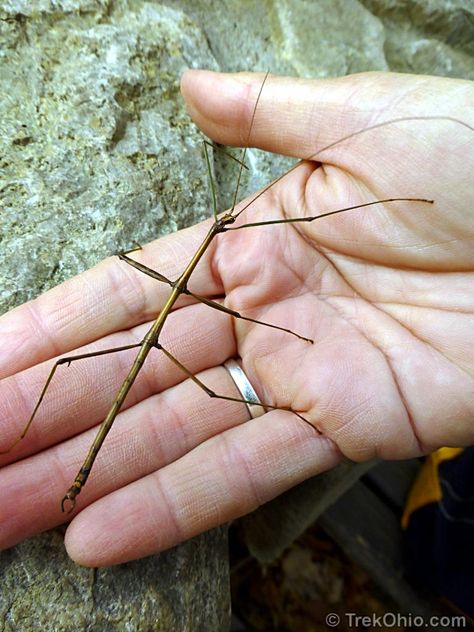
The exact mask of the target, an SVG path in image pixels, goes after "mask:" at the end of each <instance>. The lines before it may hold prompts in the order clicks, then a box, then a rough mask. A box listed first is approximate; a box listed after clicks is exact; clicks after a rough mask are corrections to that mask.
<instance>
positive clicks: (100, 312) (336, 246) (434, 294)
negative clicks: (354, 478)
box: [0, 72, 474, 566]
mask: <svg viewBox="0 0 474 632" xmlns="http://www.w3.org/2000/svg"><path fill="white" fill-rule="evenodd" d="M261 81H262V78H261V77H259V76H256V75H237V76H222V75H218V74H214V73H207V72H192V73H188V74H187V75H186V76H185V79H184V83H183V92H184V94H185V97H186V99H187V102H188V105H189V107H190V112H191V114H192V116H193V118H195V120H196V121H197V122H198V124H199V125H200V127H201V128H202V129H203V130H204V131H205V132H206V133H207V134H208V135H209V136H210V137H212V138H214V139H215V140H218V141H220V142H225V143H227V144H235V145H239V144H243V143H244V142H245V141H246V134H245V133H243V132H242V131H241V130H247V131H248V129H249V122H250V118H251V115H252V109H253V105H254V103H255V100H256V96H257V93H258V89H259V87H260V84H261ZM473 101H474V89H473V87H472V84H470V83H468V82H461V81H453V80H443V79H434V78H429V77H409V76H402V75H400V76H398V75H383V74H376V73H373V74H367V75H359V76H353V77H347V78H344V79H339V80H328V81H320V82H311V81H301V80H298V81H297V80H294V79H277V78H271V79H269V80H268V82H267V84H266V86H265V89H264V91H263V93H262V97H261V100H260V101H259V105H258V109H257V114H256V118H255V121H254V125H253V127H252V134H251V143H252V145H255V146H258V147H261V148H264V149H268V150H271V151H276V152H280V153H285V154H288V155H293V156H295V157H298V158H307V157H310V156H312V155H313V154H314V153H315V152H316V151H318V148H321V147H325V146H327V145H330V144H331V143H333V142H334V141H337V140H338V139H340V138H342V137H345V136H349V135H351V134H354V132H358V131H359V130H362V129H364V128H367V127H370V126H374V125H378V124H379V123H381V122H383V121H390V120H393V119H398V118H401V117H416V116H434V115H436V116H444V117H451V118H455V119H459V120H460V121H462V122H464V123H468V124H470V125H474V122H473V121H467V120H466V112H468V108H467V107H466V105H469V103H470V104H471V105H472V103H473ZM471 111H472V108H471ZM473 138H474V131H473V129H472V128H469V127H466V126H464V125H462V124H461V123H456V122H454V121H452V120H446V119H443V120H433V119H431V120H427V119H425V120H414V119H411V120H406V121H404V122H394V123H391V124H389V125H385V126H382V127H375V128H374V129H372V130H371V131H368V132H366V133H364V134H359V135H356V136H352V137H351V138H349V139H347V140H346V141H343V142H340V143H337V144H335V145H333V146H332V147H331V148H329V149H327V150H325V151H322V152H321V153H318V155H317V156H316V157H315V158H316V159H317V161H318V162H314V161H305V162H302V163H301V164H300V165H299V166H298V167H297V168H296V169H294V170H293V171H292V172H291V173H290V174H288V175H287V176H286V177H284V178H283V179H281V180H280V181H279V182H278V183H276V184H275V185H274V186H272V187H271V188H270V189H269V190H268V191H266V192H265V193H264V194H263V195H261V196H260V197H259V198H258V199H256V200H255V202H253V203H252V204H251V205H250V206H249V207H248V208H247V209H246V210H245V211H244V212H243V213H242V215H240V217H239V219H238V221H237V222H236V226H237V227H238V226H239V225H241V224H243V223H255V222H263V221H265V220H270V219H283V218H289V217H303V216H318V215H321V214H322V213H325V212H328V211H331V210H335V209H337V208H340V207H348V206H355V205H358V204H364V203H367V202H371V201H373V200H377V199H384V198H395V197H416V198H429V199H431V200H434V203H433V204H429V203H426V202H425V203H424V202H391V203H386V204H385V205H375V206H371V207H366V208H362V209H358V210H353V211H348V212H346V213H342V214H339V215H335V216H332V217H327V218H322V219H318V220H315V221H313V222H311V223H295V224H286V225H281V224H280V225H271V226H258V227H253V228H242V229H241V230H235V231H232V232H231V231H229V232H227V233H226V234H224V235H221V236H219V237H218V238H217V240H216V241H215V242H214V243H213V245H212V247H211V248H210V249H209V251H208V252H207V253H206V255H205V258H204V260H203V262H202V265H200V267H199V268H198V269H197V271H196V273H195V275H194V276H193V277H192V281H191V282H190V284H189V286H190V289H192V290H193V291H194V292H196V293H198V294H203V295H206V296H208V297H219V296H222V297H223V296H225V297H226V299H225V304H226V305H227V306H228V307H231V308H233V309H237V310H239V311H240V312H241V313H243V314H245V315H248V316H251V317H252V318H257V319H259V320H263V321H265V322H269V323H273V324H276V325H279V326H282V327H286V328H289V329H291V330H292V331H295V332H297V333H299V334H301V335H303V336H307V337H309V338H312V339H313V340H314V344H310V343H307V342H304V341H302V340H300V339H298V338H296V337H294V336H291V335H290V334H286V333H283V332H279V331H276V330H274V329H269V328H266V327H263V326H261V325H254V324H250V323H248V322H246V321H240V320H238V321H236V320H233V319H232V318H231V317H230V316H228V315H226V314H223V313H221V312H217V311H215V310H211V309H210V308H209V307H207V306H205V305H200V304H192V303H191V302H190V301H189V300H188V301H184V302H183V303H182V304H181V307H180V308H179V309H177V310H176V311H174V312H173V314H172V315H171V317H170V319H169V321H168V322H167V323H166V326H165V329H164V331H163V336H162V337H161V338H160V342H162V343H163V345H164V346H165V347H167V348H169V349H170V351H172V352H173V354H174V355H176V356H177V357H178V358H179V359H180V360H181V361H182V362H183V364H185V365H186V366H188V367H189V368H190V369H191V370H192V371H193V372H195V373H196V374H197V375H198V377H199V378H200V379H201V380H202V381H203V382H205V383H206V384H207V385H209V386H210V387H211V388H212V389H213V390H215V391H216V392H217V393H227V394H231V395H234V396H238V394H237V393H236V392H235V389H234V387H233V384H232V381H231V380H230V377H229V376H228V374H227V372H226V371H225V370H224V369H223V368H222V366H221V364H222V363H223V362H224V361H225V360H226V359H227V358H229V357H231V356H233V355H238V356H240V357H241V358H242V364H243V367H244V370H245V372H246V373H247V375H248V377H249V379H250V381H251V382H252V384H253V385H254V387H255V389H256V390H257V392H258V394H259V396H260V398H261V400H262V401H264V402H268V403H270V404H272V405H274V406H281V407H284V406H291V408H292V409H293V410H295V411H298V412H299V413H302V414H303V415H304V417H305V418H306V419H308V420H309V421H310V422H311V424H313V425H314V426H315V427H316V428H317V429H318V430H319V433H317V432H315V431H314V430H312V428H310V427H309V426H308V425H307V424H305V423H303V422H302V421H301V420H299V419H298V417H296V415H294V414H292V413H291V412H284V411H280V410H274V411H271V412H268V413H266V414H265V415H263V416H262V417H259V418H257V419H253V420H250V421H248V413H247V411H246V409H245V406H243V405H241V404H238V403H235V402H229V401H223V400H219V399H209V397H208V396H207V395H206V394H205V393H204V392H203V391H201V390H199V389H198V387H197V386H196V385H195V384H193V383H192V382H191V380H187V379H184V378H185V376H183V374H182V373H181V372H180V371H179V370H178V369H177V368H176V367H174V366H173V365H171V364H170V363H169V361H168V360H166V358H165V357H164V356H163V355H162V354H160V353H159V352H158V351H157V352H156V353H154V354H152V355H151V356H150V357H149V359H148V361H147V364H146V366H145V368H144V370H143V372H142V374H141V375H140V376H139V378H138V380H137V383H136V385H135V387H134V390H133V392H132V394H131V396H130V397H129V398H128V399H127V401H126V405H125V407H124V411H123V412H122V413H121V414H120V415H119V417H118V418H117V421H116V425H115V426H114V428H113V430H112V431H111V434H110V436H109V437H108V439H107V441H106V443H105V445H104V448H103V451H102V452H101V453H100V455H99V457H98V460H97V465H96V466H95V468H94V471H93V474H92V476H91V479H90V482H89V483H88V485H87V486H86V488H85V489H84V491H83V492H82V494H81V497H80V502H79V503H78V505H79V507H78V509H77V510H76V513H77V512H78V511H79V509H80V508H81V507H85V509H84V510H83V511H82V512H80V513H79V514H78V515H77V517H74V519H73V521H72V523H71V525H70V526H69V528H68V532H67V536H66V544H67V547H68V551H69V553H70V554H71V556H72V557H73V558H74V559H76V560H77V561H79V562H80V563H83V564H91V565H95V566H99V565H106V564H112V563H117V562H121V561H125V560H129V559H134V558H138V557H140V556H143V555H147V554H150V553H153V552H156V551H158V550H160V549H163V548H166V547H169V546H171V545H173V544H175V543H177V542H178V541H180V540H182V539H185V538H187V537H190V536H192V535H193V534H195V533H198V532H199V531H202V530H204V529H206V528H209V527H211V526H213V525H215V524H218V523H220V522H224V521H226V520H229V519H230V518H233V517H235V516H238V515H241V514H243V513H246V512H247V511H250V510H251V509H253V508H254V507H256V506H257V505H258V504H260V503H262V502H265V501H266V500H268V499H270V498H271V497H273V496H275V495H276V494H278V493H280V492H282V491H283V490H285V489H287V488H288V487H290V486H292V485H294V484H296V483H297V482H299V481H301V480H304V479H305V478H307V477H309V476H311V475H314V474H316V473H318V472H321V471H324V470H325V469H328V468H330V467H332V466H334V465H335V464H336V463H337V462H338V461H339V459H340V458H341V455H345V456H347V457H349V458H351V459H354V460H360V459H367V458H371V457H372V456H380V457H383V458H404V457H410V456H414V455H418V454H421V453H423V452H426V451H430V450H432V449H434V448H436V447H439V446H440V445H467V444H469V443H472V441H473V439H474V429H473V427H472V415H473V412H474V387H473V372H474V354H473V351H472V349H473V348H474V333H473V332H474V326H473V325H474V322H473V313H474V296H473V295H474V293H473V291H472V288H473V286H474V280H473V277H474V272H473V270H474V265H473V264H474V249H473V247H472V246H473V244H472V240H473V234H474V230H473V223H474V222H473V214H472V208H471V206H472V200H471V199H470V191H469V181H470V178H471V177H472V165H473V161H474V158H473V150H472V147H473V143H472V141H473ZM244 206H245V203H243V204H242V205H241V207H240V208H243V207H244ZM208 227H209V223H205V224H202V225H199V226H197V227H194V228H192V229H187V230H185V231H181V232H180V233H177V234H175V235H171V236H168V237H166V238H164V239H161V240H159V241H157V242H154V243H153V244H150V245H148V246H146V247H145V248H144V250H143V251H141V252H139V253H136V255H134V256H135V258H136V259H137V260H139V261H141V262H142V263H144V264H145V265H148V266H150V267H152V268H154V269H156V270H159V271H160V272H162V273H163V274H165V275H166V276H168V277H171V278H175V277H176V276H178V274H179V272H181V268H182V267H184V264H185V263H187V260H188V259H189V253H190V252H193V251H194V250H195V249H196V247H197V246H198V245H199V243H200V241H201V240H202V238H203V236H204V234H205V232H206V230H207V229H208ZM171 254H172V256H171ZM117 288H119V290H118V291H117ZM167 292H168V289H167V288H166V286H162V285H160V284H158V283H157V282H156V281H154V280H153V279H151V278H149V277H145V276H142V275H139V274H138V273H135V272H134V271H133V270H131V268H129V267H128V266H127V265H126V264H125V263H117V261H116V260H112V259H110V260H107V261H105V262H103V263H102V264H100V265H99V266H97V267H96V268H94V269H93V270H90V271H89V272H87V273H85V274H83V275H81V276H80V277H77V278H76V279H73V280H71V281H68V282H67V283H65V284H63V285H62V286H60V287H58V288H55V289H54V290H52V291H50V292H48V293H47V294H45V295H44V296H43V297H40V298H39V299H37V300H36V301H33V302H31V303H29V304H27V305H24V306H22V307H20V308H17V309H16V310H14V311H13V312H11V313H10V314H7V315H6V316H4V317H3V318H2V320H1V321H0V335H2V336H3V335H5V336H6V335H7V334H8V339H9V340H12V341H13V342H12V345H13V344H14V345H15V355H14V359H13V361H12V355H10V354H9V349H8V345H7V348H5V347H4V353H5V356H2V361H1V362H0V374H1V375H2V377H4V379H2V382H1V385H0V388H1V391H0V424H1V436H2V442H4V445H5V446H7V445H8V444H9V442H10V443H11V441H13V439H14V438H15V436H16V435H17V434H18V431H19V429H21V423H22V421H23V420H24V419H25V418H28V415H29V414H30V412H31V409H32V407H33V406H34V403H35V399H36V397H37V394H38V391H39V390H40V389H41V386H42V382H43V381H44V379H45V378H46V375H47V373H48V370H49V368H50V366H51V359H52V358H54V357H56V356H58V355H64V354H67V355H73V354H74V353H77V352H78V349H81V351H80V352H83V350H84V348H85V349H86V350H87V351H89V350H95V349H99V348H100V349H102V348H106V347H114V346H119V345H126V344H131V343H134V342H137V341H139V340H140V339H141V338H142V337H143V335H144V333H145V332H146V330H147V327H148V326H149V321H150V320H152V319H153V316H154V315H155V314H156V313H157V311H159V309H160V308H161V307H162V305H163V303H164V301H165V299H166V296H167ZM104 293H107V295H108V296H109V297H110V300H108V301H105V302H102V301H100V300H99V299H100V297H101V296H103V295H104ZM133 355H134V353H133V352H122V353H118V354H114V355H111V356H107V357H106V358H100V357H99V358H94V359H92V360H87V361H84V362H87V368H85V367H84V366H81V365H82V361H81V362H76V363H74V364H73V365H72V366H71V367H70V368H69V369H67V371H68V380H67V383H64V381H61V380H57V381H55V382H53V383H52V385H51V388H50V391H49V392H48V399H47V400H45V402H44V404H43V407H42V409H41V411H40V413H39V414H40V415H41V419H38V421H37V423H36V422H35V424H33V426H32V428H31V430H30V432H29V433H28V435H27V436H26V438H25V439H24V440H23V441H22V442H21V443H20V444H19V445H18V446H17V447H16V448H15V451H14V452H12V453H9V454H8V455H4V456H3V457H2V459H3V462H4V463H5V464H6V465H5V467H4V468H3V469H2V470H0V485H1V488H2V497H3V498H2V505H3V509H4V512H2V513H3V515H2V523H1V525H0V543H1V545H2V546H3V547H6V546H9V545H11V544H13V543H14V542H17V541H19V540H21V539H23V538H24V537H27V536H28V535H31V534H33V533H36V532H38V531H40V530H43V529H46V528H49V527H52V526H54V525H56V524H58V523H60V522H61V521H62V520H63V519H64V516H62V514H60V512H59V509H58V506H59V502H58V501H59V499H60V498H61V496H62V495H63V494H64V491H65V489H67V487H69V485H70V483H71V482H72V479H73V478H74V476H75V474H76V472H77V469H78V467H79V465H80V463H81V461H82V459H83V457H84V455H85V453H86V452H87V449H88V447H89V445H90V443H91V441H92V439H93V436H94V433H95V430H96V426H97V424H99V423H100V421H101V420H102V418H103V416H104V415H105V413H106V412H107V410H108V408H109V406H110V403H111V401H112V400H113V398H114V395H115V391H116V388H117V384H119V382H120V377H121V376H123V375H124V374H125V373H126V370H127V368H128V366H129V365H130V362H131V358H133ZM3 357H4V358H5V359H4V360H3ZM97 384H100V388H97ZM12 420H15V421H16V423H12ZM19 459H22V460H19ZM38 481H41V485H38ZM86 524H87V529H86V528H85V525H86ZM118 526H120V528H118Z"/></svg>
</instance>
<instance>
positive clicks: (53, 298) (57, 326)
mask: <svg viewBox="0 0 474 632" xmlns="http://www.w3.org/2000/svg"><path fill="white" fill-rule="evenodd" d="M209 225H210V224H209V222H203V223H201V224H197V225H196V226H193V227H191V228H187V229H184V230H181V231H179V232H177V233H173V234H171V235H167V236H165V237H162V238H161V239H158V240H157V241H154V242H152V243H151V244H148V245H146V246H144V247H143V249H142V250H140V251H137V252H134V253H133V255H132V257H133V258H134V259H136V260H138V261H140V262H141V263H143V264H144V265H146V266H148V267H150V268H152V269H154V270H156V271H158V272H161V273H162V274H163V275H164V276H166V277H168V278H170V279H171V280H174V279H175V278H176V277H177V276H178V275H179V274H180V273H181V272H182V270H183V268H184V266H185V265H186V264H187V263H188V261H189V259H190V258H191V257H192V254H193V253H194V252H195V251H196V249H197V247H198V245H199V244H200V243H201V242H202V239H203V238H204V235H205V234H206V232H207V230H208V228H209ZM211 252H212V246H211V248H210V249H209V250H208V252H206V254H205V256H204V257H203V263H202V265H200V266H198V268H197V269H196V271H195V272H194V274H193V278H192V288H193V290H194V291H195V292H196V293H199V294H204V295H208V296H209V295H214V296H215V295H219V294H220V293H221V292H222V288H221V287H220V286H219V282H218V280H217V279H216V278H215V277H214V276H213V274H212V271H211V269H210V261H211ZM169 293H170V287H169V286H168V285H166V284H164V283H160V282H159V281H157V280H156V279H153V278H151V277H149V276H146V275H145V274H142V273H140V272H138V271H136V270H133V269H132V268H131V267H130V266H129V265H127V264H126V263H125V262H123V261H119V259H118V258H117V257H109V258H108V259H105V260H104V261H102V262H101V263H99V264H98V265H96V266H95V267H93V268H91V269H90V270H87V271H86V272H84V273H82V274H80V275H78V276H76V277H74V278H72V279H69V280H68V281H65V282H64V283H62V284H61V285H58V286H57V287H55V288H52V289H51V290H49V291H48V292H46V293H45V294H43V295H41V296H39V297H38V298H36V299H34V300H32V301H29V302H28V303H25V304H24V305H20V306H19V307H17V308H15V309H13V310H12V311H10V312H8V313H7V314H5V315H4V316H2V317H1V318H0V340H1V341H2V344H1V345H0V378H2V377H6V376H8V375H13V374H14V373H16V372H18V371H21V370H23V369H26V368H28V367H31V366H33V365H35V364H37V363H38V362H42V361H44V360H48V359H50V358H52V357H55V356H58V355H61V354H63V353H67V352H69V351H71V350H74V349H76V348H77V347H80V346H83V345H86V344H89V343H90V342H93V341H95V340H98V339H99V338H102V337H103V336H106V335H108V334H111V333H114V332H116V331H120V330H122V329H126V328H130V327H133V326H135V325H138V324H141V323H143V322H147V321H149V320H151V319H153V318H154V317H156V316H157V314H158V313H159V310H160V309H161V307H162V306H163V303H164V301H165V300H166V298H167V296H168V295H169Z"/></svg>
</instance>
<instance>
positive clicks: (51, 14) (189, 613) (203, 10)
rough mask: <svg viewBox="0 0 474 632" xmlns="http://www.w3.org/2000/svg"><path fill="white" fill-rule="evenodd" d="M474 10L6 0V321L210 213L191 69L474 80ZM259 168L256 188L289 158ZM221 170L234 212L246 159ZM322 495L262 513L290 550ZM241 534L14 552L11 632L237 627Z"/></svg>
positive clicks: (1, 294)
mask: <svg viewBox="0 0 474 632" xmlns="http://www.w3.org/2000/svg"><path fill="white" fill-rule="evenodd" d="M473 14H474V6H473V3H472V0H471V1H468V2H466V0H449V1H448V0H445V1H442V0H430V1H429V2H423V1H421V0H419V1H417V0H414V1H410V2H404V1H402V0H386V1H382V0H380V1H378V0H365V1H364V2H363V3H362V2H357V1H356V0H349V1H347V0H344V1H342V0H340V1H329V0H321V1H319V2H312V1H310V0H274V1H271V0H268V1H267V2H255V3H249V2H239V1H235V2H233V3H222V2H219V1H217V0H196V1H194V2H191V1H190V0H169V1H168V2H166V3H164V4H159V3H157V2H154V3H152V2H149V3H147V2H143V1H142V0H129V1H127V0H109V1H105V0H37V1H35V2H31V1H29V0H3V1H2V0H0V18H1V21H0V94H1V97H0V165H1V167H0V213H1V222H0V243H1V251H0V312H1V311H6V310H7V309H10V308H11V307H13V306H14V305H17V304H19V303H21V302H23V301H25V300H28V299H30V298H33V297H34V296H36V295H38V294H39V293H41V292H43V291H44V290H46V289H47V288H49V287H52V286H53V285H56V284H57V283H59V282H61V281H62V280H64V279H65V278H68V277H70V276H72V275H74V274H77V273H78V272H81V271H82V270H84V269H86V268H88V267H90V266H91V265H93V264H94V263H96V262H97V261H99V260H100V259H102V258H103V257H104V256H106V255H110V254H112V253H113V252H115V251H116V250H118V249H121V248H125V247H128V246H130V245H131V244H132V243H133V242H134V241H139V242H141V243H145V242H147V241H150V240H152V239H155V238H156V237H158V236H159V235H161V234H164V233H166V232H168V231H171V230H176V229H177V228H180V227H182V226H185V225H188V224H191V223H194V222H196V221H199V220H200V219H203V218H204V217H207V216H209V215H210V214H211V212H212V211H211V205H210V196H209V186H208V182H207V173H206V167H205V164H204V162H203V160H202V154H201V137H200V135H199V133H198V132H197V130H196V128H195V127H194V125H193V124H192V123H191V122H190V121H189V119H188V117H187V115H186V113H185V110H184V106H183V104H182V101H181V98H180V96H179V90H178V83H179V76H180V74H181V72H182V71H183V69H184V68H186V67H188V66H191V67H200V66H204V67H208V68H215V69H217V68H221V69H223V70H242V69H246V70H261V71H262V70H263V71H265V70H267V69H268V70H271V71H272V72H276V73H282V74H285V73H286V74H299V75H303V76H319V77H323V76H328V75H333V74H336V75H338V74H346V73H351V72H358V71H363V70H372V69H380V70H385V69H392V70H401V71H410V72H418V73H433V74H443V75H449V76H461V77H469V78H472V77H473V72H474V62H473V55H472V53H473V48H472V46H473V45H472V42H473V41H474V38H473V26H472V25H473ZM250 158H251V159H250V161H249V162H250V164H251V170H250V174H249V177H248V179H247V182H246V186H247V187H248V189H249V190H255V189H256V188H258V187H259V186H261V185H262V184H264V183H265V182H267V181H268V180H269V179H270V178H272V177H274V176H275V175H277V174H278V173H280V172H281V171H282V170H283V169H285V168H286V166H287V165H288V160H287V159H283V158H277V157H269V156H268V155H265V154H262V153H261V152H257V151H253V150H252V153H251V156H250ZM214 162H215V168H216V172H217V175H218V177H219V182H220V184H221V191H222V192H221V196H222V197H221V205H222V206H224V205H225V204H226V201H228V200H229V199H230V195H231V192H232V190H233V183H234V181H235V164H234V163H232V162H231V161H229V160H228V159H225V158H223V157H222V156H221V155H219V154H216V155H215V157H214ZM332 476H334V475H332ZM344 476H346V474H345V475H344ZM347 476H348V477H349V479H351V478H352V477H353V473H349V474H347ZM328 480H333V479H328ZM345 480H346V479H343V478H341V479H340V480H338V482H337V485H338V486H339V487H340V488H341V489H342V488H344V481H345ZM305 485H306V487H304V488H303V491H308V489H309V487H308V486H311V485H312V483H311V482H309V483H306V484H305ZM315 486H317V487H315V488H314V489H313V493H309V492H308V493H302V492H301V491H300V492H298V490H297V491H296V492H294V493H293V495H292V499H293V500H292V501H291V502H294V503H297V504H293V505H292V507H293V510H294V511H293V510H292V512H289V511H288V507H289V506H290V505H287V504H286V502H284V501H282V500H280V501H277V504H276V505H274V506H273V509H272V507H267V508H265V511H264V512H262V514H261V515H260V516H259V517H258V516H257V517H256V518H255V521H256V524H257V525H258V528H263V527H262V524H263V523H266V526H267V530H266V531H265V533H267V534H269V533H270V534H271V530H269V529H268V524H269V521H270V523H273V524H274V522H275V516H277V520H278V521H279V523H280V524H281V527H282V528H281V534H283V535H282V536H281V537H280V536H279V538H278V542H277V544H276V548H281V547H283V546H284V545H285V541H288V542H289V540H290V539H291V538H293V537H294V536H295V535H296V534H297V532H298V530H300V531H301V530H302V529H303V528H304V526H305V524H306V520H305V518H304V514H305V507H307V509H308V511H309V513H311V512H312V511H313V510H314V507H313V504H314V498H315V494H316V492H315V491H314V490H316V489H324V487H325V486H327V481H326V483H325V481H324V479H321V478H320V479H319V481H318V482H316V483H315ZM289 502H290V501H289ZM325 502H326V501H325V498H322V499H321V503H322V505H324V503H325ZM305 503H310V505H309V506H308V505H305ZM297 505H298V506H297ZM322 505H321V506H322ZM265 512H266V513H265ZM290 513H291V516H292V517H291V516H289V514H290ZM268 516H270V518H268ZM295 516H300V517H301V520H300V519H298V520H295ZM285 521H287V523H286V527H285ZM249 524H250V523H249ZM285 534H286V535H285ZM249 537H252V536H249ZM225 538H226V535H225V530H217V531H213V532H211V533H209V534H206V535H203V536H201V537H199V538H196V539H194V540H193V541H191V542H190V543H187V544H184V545H181V546H179V547H177V548H176V549H174V550H173V551H172V552H168V553H165V554H162V555H160V556H159V557H154V558H149V559H147V560H142V561H140V562H136V563H133V564H127V565H124V566H119V567H116V568H112V569H107V570H100V571H97V572H95V571H91V570H86V569H82V568H80V567H77V566H75V565H74V564H72V563H71V562H70V561H69V560H68V559H67V557H66V555H65V554H64V551H63V545H62V538H61V537H60V532H59V531H53V532H50V533H48V534H43V535H42V536H38V537H37V538H34V539H32V540H30V541H28V542H25V543H23V544H21V545H19V546H17V547H15V548H14V549H11V550H9V551H8V552H4V553H2V555H1V557H0V573H1V577H2V588H1V592H0V613H1V614H0V616H1V618H2V622H3V629H5V630H22V631H24V630H39V629H44V630H53V629H54V630H78V629H83V630H95V629H97V630H99V629H100V630H158V629H159V630H164V631H168V630H193V631H194V630H206V631H208V630H225V629H226V628H227V627H228V589H227V572H228V569H227V558H226V553H225V547H224V544H225ZM285 538H286V540H285ZM253 542H254V543H256V545H255V547H256V548H255V552H256V554H258V550H257V549H258V538H254V539H253ZM264 553H265V552H263V553H262V556H264Z"/></svg>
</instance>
